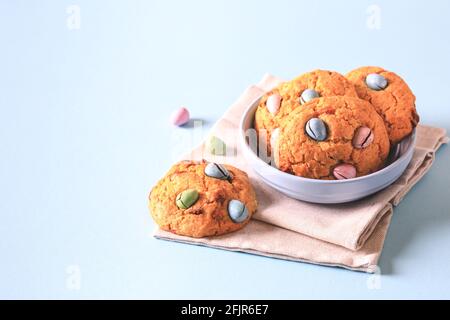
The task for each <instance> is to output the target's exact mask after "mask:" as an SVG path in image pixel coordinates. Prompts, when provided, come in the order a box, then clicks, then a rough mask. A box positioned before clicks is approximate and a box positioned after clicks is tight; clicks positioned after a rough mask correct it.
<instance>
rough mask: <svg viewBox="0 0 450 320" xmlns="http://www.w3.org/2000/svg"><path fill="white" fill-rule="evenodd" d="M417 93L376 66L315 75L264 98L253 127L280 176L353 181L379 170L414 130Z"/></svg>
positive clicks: (283, 87) (321, 71)
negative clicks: (392, 151) (288, 174)
mask: <svg viewBox="0 0 450 320" xmlns="http://www.w3.org/2000/svg"><path fill="white" fill-rule="evenodd" d="M418 121H419V117H418V115H417V112H416V108H415V96H414V94H413V93H412V91H411V90H410V89H409V87H408V85H407V84H406V83H405V81H403V80H402V78H400V77H399V76H398V75H396V74H395V73H393V72H389V71H386V70H384V69H382V68H378V67H362V68H358V69H356V70H353V71H351V72H350V73H348V74H347V76H345V77H344V76H343V75H341V74H339V73H337V72H332V71H325V70H316V71H312V72H309V73H306V74H303V75H301V76H299V77H298V78H296V79H294V80H292V81H288V82H285V83H282V84H281V85H279V86H278V87H276V88H275V89H273V90H272V91H270V92H268V93H267V94H266V95H265V96H263V97H262V99H261V101H260V104H259V106H258V108H257V111H256V114H255V129H256V130H257V132H258V136H259V137H260V139H264V142H265V145H266V146H267V150H264V151H266V152H267V153H268V154H271V155H272V158H273V159H274V162H275V165H276V166H277V167H278V168H279V169H280V170H282V171H285V172H288V173H291V174H294V175H297V176H301V177H306V178H313V179H339V180H341V179H350V178H354V177H358V176H363V175H366V174H369V173H372V172H374V171H377V170H379V169H380V168H382V167H383V166H384V165H385V162H386V159H387V158H388V155H389V151H390V147H391V146H394V145H396V144H397V143H399V142H400V141H401V140H402V139H404V138H405V137H406V136H408V135H409V134H411V132H412V131H413V130H414V128H415V127H416V125H417V123H418Z"/></svg>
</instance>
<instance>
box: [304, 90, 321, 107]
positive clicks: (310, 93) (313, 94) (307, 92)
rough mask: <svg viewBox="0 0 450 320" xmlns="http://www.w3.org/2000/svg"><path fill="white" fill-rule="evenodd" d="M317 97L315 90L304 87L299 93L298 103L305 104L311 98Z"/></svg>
mask: <svg viewBox="0 0 450 320" xmlns="http://www.w3.org/2000/svg"><path fill="white" fill-rule="evenodd" d="M319 97H320V95H319V93H318V92H317V91H316V90H313V89H306V90H305V91H303V92H302V94H301V95H300V103H301V104H305V103H307V102H308V101H311V100H312V99H315V98H319Z"/></svg>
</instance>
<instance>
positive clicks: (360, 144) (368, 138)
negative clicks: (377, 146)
mask: <svg viewBox="0 0 450 320" xmlns="http://www.w3.org/2000/svg"><path fill="white" fill-rule="evenodd" d="M372 142H373V132H372V130H370V128H368V127H359V128H358V129H356V132H355V134H354V136H353V140H352V143H353V146H354V147H355V148H356V149H363V148H365V147H367V146H368V145H369V144H371V143H372Z"/></svg>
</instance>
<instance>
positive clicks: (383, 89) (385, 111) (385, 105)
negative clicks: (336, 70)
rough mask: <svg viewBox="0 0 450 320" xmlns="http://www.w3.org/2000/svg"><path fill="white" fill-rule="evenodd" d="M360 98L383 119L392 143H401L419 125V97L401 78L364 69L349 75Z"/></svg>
mask: <svg viewBox="0 0 450 320" xmlns="http://www.w3.org/2000/svg"><path fill="white" fill-rule="evenodd" d="M347 78H348V79H349V80H350V81H351V82H352V83H353V84H354V85H355V88H356V91H357V93H358V96H359V97H360V98H362V99H364V100H367V101H369V102H370V103H372V105H373V106H374V107H375V109H376V110H377V112H378V113H379V114H380V115H381V116H382V117H383V119H384V122H385V124H386V127H387V131H388V134H389V140H390V141H391V142H392V143H397V142H399V141H400V140H402V139H403V138H405V137H406V136H407V135H409V134H410V133H411V132H412V131H413V129H414V128H415V127H416V125H417V123H418V122H419V116H418V114H417V112H416V106H415V101H416V97H415V96H414V94H413V93H412V91H411V89H410V88H409V87H408V85H407V84H406V82H405V81H403V79H402V78H400V77H399V76H398V75H397V74H395V73H393V72H390V71H386V70H384V69H382V68H379V67H362V68H358V69H356V70H353V71H351V72H349V73H348V74H347Z"/></svg>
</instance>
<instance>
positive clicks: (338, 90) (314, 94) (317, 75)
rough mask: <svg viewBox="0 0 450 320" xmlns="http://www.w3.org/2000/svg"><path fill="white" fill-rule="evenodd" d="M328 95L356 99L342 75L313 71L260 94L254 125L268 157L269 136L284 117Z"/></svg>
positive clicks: (352, 89)
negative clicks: (264, 145) (264, 143)
mask: <svg viewBox="0 0 450 320" xmlns="http://www.w3.org/2000/svg"><path fill="white" fill-rule="evenodd" d="M328 96H351V97H357V93H356V90H355V88H354V86H353V84H352V83H351V82H350V81H348V80H347V79H346V78H345V77H344V76H343V75H341V74H339V73H337V72H334V71H327V70H314V71H311V72H308V73H304V74H302V75H300V76H299V77H297V78H295V79H294V80H292V81H287V82H284V83H282V84H280V85H279V86H278V87H276V88H275V89H273V90H272V91H270V92H268V93H267V94H266V95H264V96H263V97H262V98H261V100H260V103H259V106H258V108H257V110H256V113H255V124H254V126H255V129H256V131H257V134H258V137H260V138H261V139H265V140H266V145H267V149H268V150H267V151H268V154H270V152H271V148H270V145H271V138H272V133H273V132H274V130H275V129H277V128H279V126H280V123H281V121H282V120H283V119H284V118H285V117H286V116H287V115H289V114H290V113H291V112H292V111H293V110H295V109H296V108H299V107H301V106H302V105H304V104H306V103H308V102H309V101H311V100H313V99H316V98H319V97H328ZM272 140H273V139H272Z"/></svg>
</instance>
